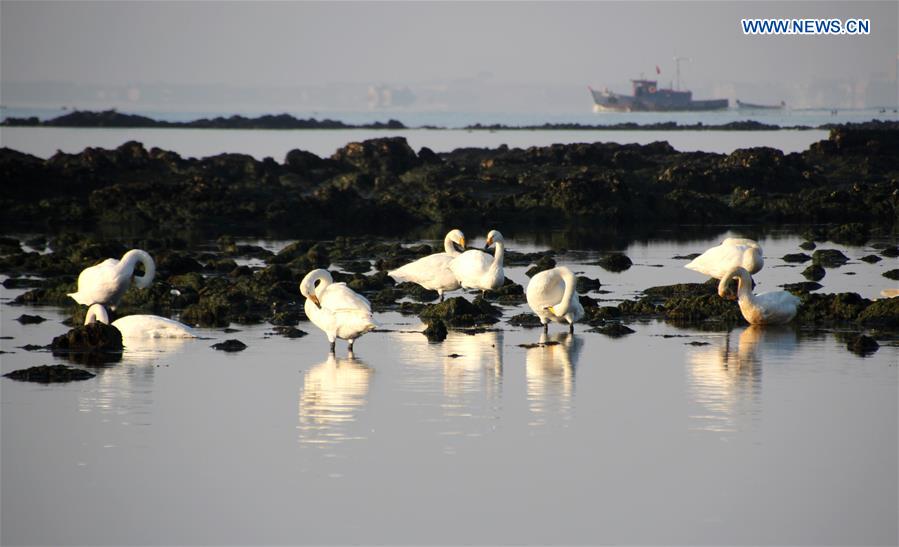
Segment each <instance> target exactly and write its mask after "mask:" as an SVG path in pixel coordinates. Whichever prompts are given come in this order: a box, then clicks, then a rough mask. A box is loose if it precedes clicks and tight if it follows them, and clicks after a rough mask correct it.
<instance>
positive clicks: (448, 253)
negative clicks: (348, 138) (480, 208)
mask: <svg viewBox="0 0 899 547" xmlns="http://www.w3.org/2000/svg"><path fill="white" fill-rule="evenodd" d="M456 244H458V245H460V246H461V249H462V250H465V235H464V234H463V233H462V231H461V230H451V231H450V232H449V233H447V234H446V237H445V238H443V249H444V252H442V253H434V254H432V255H428V256H426V257H423V258H419V259H418V260H416V261H415V262H410V263H409V264H406V265H405V266H402V267H400V268H397V269H395V270H391V271H389V272H387V275H389V276H390V277H392V278H393V279H394V280H395V281H396V282H398V283H403V282H410V283H415V284H418V285H421V286H422V287H424V288H426V289H428V290H432V291H437V294H439V295H440V301H441V302H442V301H443V292H444V291H454V290H456V289H458V288H459V287H461V286H462V285H461V284H460V283H459V280H458V279H456V276H455V275H453V272H452V270H450V269H449V263H450V262H452V260H453V259H454V258H456V257H457V256H459V255H460V254H462V251H460V250H459V249H457V248H456Z"/></svg>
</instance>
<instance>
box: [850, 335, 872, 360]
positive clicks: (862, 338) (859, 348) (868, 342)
mask: <svg viewBox="0 0 899 547" xmlns="http://www.w3.org/2000/svg"><path fill="white" fill-rule="evenodd" d="M846 348H847V349H848V350H849V351H851V352H852V353H856V354H858V355H861V356H865V355H870V354H872V353H874V352H875V351H877V350H878V349H879V348H880V344H878V343H877V340H874V339H873V338H871V337H870V336H866V335H864V334H860V335H858V336H856V337H855V338H852V339H851V340H849V343H848V344H846Z"/></svg>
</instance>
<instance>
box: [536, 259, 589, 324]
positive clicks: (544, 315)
mask: <svg viewBox="0 0 899 547" xmlns="http://www.w3.org/2000/svg"><path fill="white" fill-rule="evenodd" d="M576 284H577V279H576V278H575V276H574V274H573V273H572V272H571V270H569V269H568V268H566V267H565V266H559V267H557V268H553V269H551V270H545V271H542V272H539V273H537V274H535V275H534V277H532V278H531V281H530V282H529V283H528V289H527V291H526V295H527V300H528V306H530V307H531V309H532V310H534V313H536V314H537V317H539V318H540V322H541V323H542V324H543V331H544V332H546V330H547V329H548V327H549V322H550V321H556V322H557V323H568V330H569V332H574V322H575V321H578V320H580V319H581V318H582V317H583V316H584V307H583V306H581V301H580V299H578V296H577V291H575V286H576Z"/></svg>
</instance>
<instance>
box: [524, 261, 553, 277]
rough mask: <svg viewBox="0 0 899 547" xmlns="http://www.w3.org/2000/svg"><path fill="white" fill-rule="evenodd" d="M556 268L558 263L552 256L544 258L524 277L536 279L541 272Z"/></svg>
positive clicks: (529, 269)
mask: <svg viewBox="0 0 899 547" xmlns="http://www.w3.org/2000/svg"><path fill="white" fill-rule="evenodd" d="M555 267H556V261H555V260H554V259H553V258H552V257H550V256H543V257H541V258H540V260H538V261H537V263H536V264H534V265H533V266H532V267H531V268H528V271H526V272H525V273H524V275H526V276H528V277H534V276H535V275H537V274H538V273H540V272H543V271H546V270H551V269H553V268H555Z"/></svg>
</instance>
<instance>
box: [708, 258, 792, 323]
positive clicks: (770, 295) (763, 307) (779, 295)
mask: <svg viewBox="0 0 899 547" xmlns="http://www.w3.org/2000/svg"><path fill="white" fill-rule="evenodd" d="M731 279H737V301H738V303H739V304H740V313H742V314H743V319H746V321H747V322H749V323H750V324H752V325H782V324H784V323H789V322H790V321H792V320H793V318H794V317H796V311H797V309H798V307H799V302H800V301H799V298H798V297H797V296H795V295H793V294H790V293H788V292H787V291H772V292H766V293H761V294H753V293H752V278H751V277H750V276H749V272H748V271H746V269H745V268H743V267H740V266H737V267H735V268H732V269H731V270H730V271H728V272H726V273H725V274H724V276H723V277H722V278H721V281H720V282H719V283H718V296H721V297H723V296H724V294H725V291H726V288H727V283H728V282H729V281H730V280H731Z"/></svg>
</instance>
